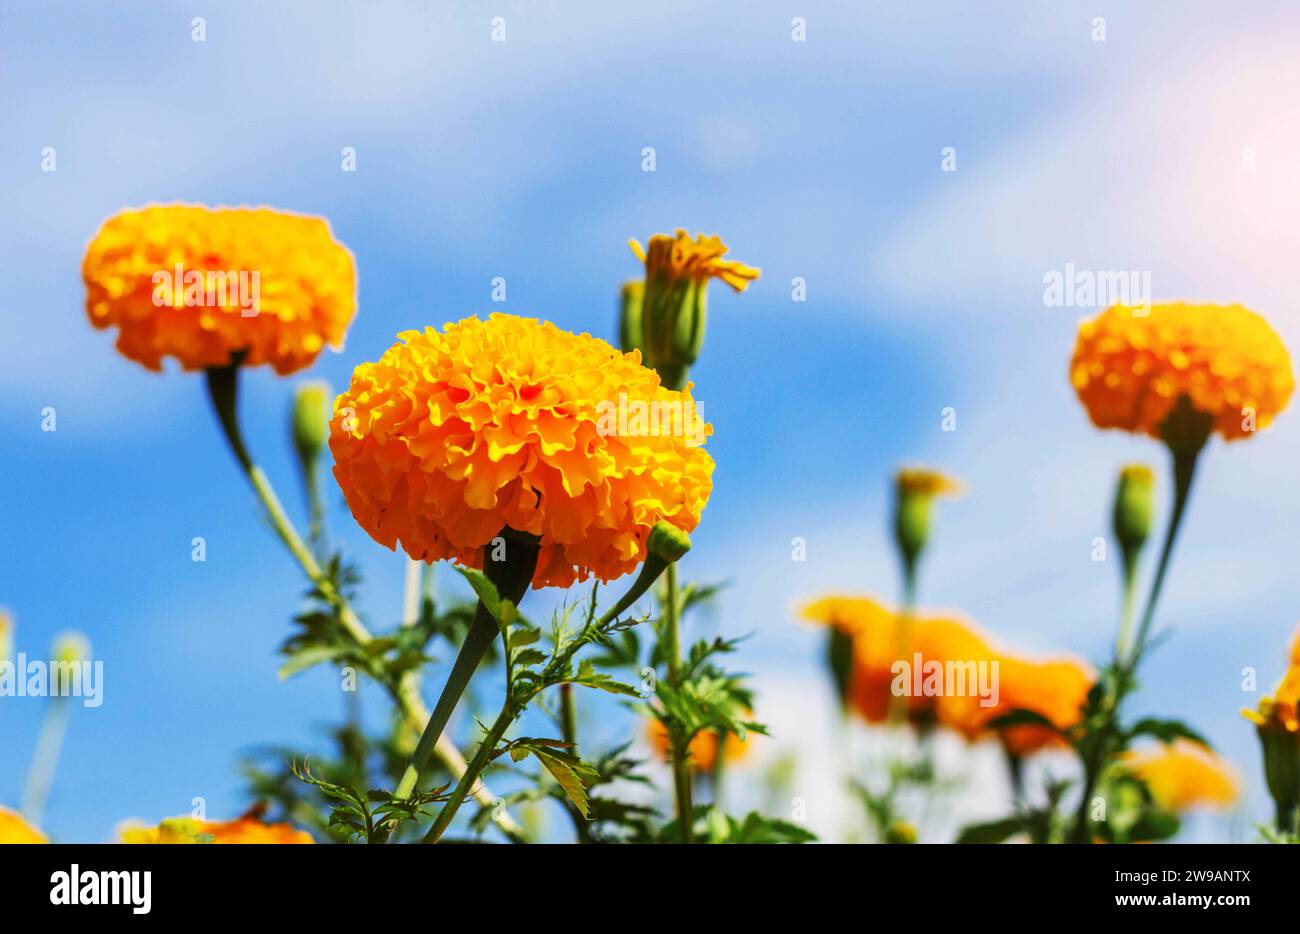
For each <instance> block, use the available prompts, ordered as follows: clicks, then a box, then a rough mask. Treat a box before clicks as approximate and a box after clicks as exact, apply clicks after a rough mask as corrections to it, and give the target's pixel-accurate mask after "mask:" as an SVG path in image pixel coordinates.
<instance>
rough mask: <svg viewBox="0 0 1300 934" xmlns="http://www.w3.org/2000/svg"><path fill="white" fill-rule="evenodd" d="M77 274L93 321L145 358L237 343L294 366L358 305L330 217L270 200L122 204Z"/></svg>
mask: <svg viewBox="0 0 1300 934" xmlns="http://www.w3.org/2000/svg"><path fill="white" fill-rule="evenodd" d="M81 275H82V278H83V279H84V280H85V283H86V289H87V295H86V313H87V314H88V315H89V316H90V321H91V323H92V324H93V325H94V326H95V327H97V328H109V327H116V328H117V329H118V336H117V349H118V350H119V351H120V352H121V353H122V354H123V355H124V356H126V357H128V358H130V359H132V360H135V361H136V362H137V363H140V364H142V365H144V366H146V367H148V368H149V369H151V370H159V369H161V368H162V358H163V357H174V358H176V359H177V360H178V361H179V362H180V364H181V366H182V367H183V368H185V369H186V370H201V369H206V368H209V367H221V366H226V365H228V364H229V363H231V362H232V357H234V356H235V355H236V354H243V355H244V356H243V357H242V361H243V363H244V364H246V365H249V366H257V365H259V364H263V363H265V364H269V365H270V366H272V367H273V368H274V369H275V371H276V372H277V373H280V374H281V375H284V374H286V373H292V372H294V371H295V370H301V369H302V368H304V367H306V366H309V365H310V364H311V363H312V362H313V361H314V360H315V359H316V357H317V355H318V354H319V353H320V352H321V349H322V348H324V347H325V345H326V344H328V345H330V346H331V347H333V348H334V349H335V350H338V349H340V348H341V347H342V346H343V336H344V334H345V332H346V331H347V328H348V324H349V323H350V322H351V321H352V317H353V314H354V313H355V311H356V270H355V267H354V265H353V261H352V254H351V253H350V252H349V251H348V249H347V248H346V247H344V246H342V245H341V244H340V243H338V241H336V240H335V239H334V237H333V235H332V234H331V232H330V227H329V224H328V222H326V221H325V220H324V219H323V218H319V217H308V216H305V215H300V214H291V213H286V212H283V211H275V210H272V209H270V208H247V207H239V208H226V207H219V208H208V207H205V206H203V205H189V204H171V205H153V206H150V207H145V208H139V209H134V210H128V211H123V212H122V213H120V214H117V215H114V216H113V217H110V218H109V219H108V220H107V221H105V222H104V224H103V226H102V227H101V228H100V229H99V232H98V233H97V234H95V237H94V239H93V240H91V241H90V245H89V246H88V247H87V249H86V256H85V259H84V261H83V262H82V265H81ZM178 276H179V278H178Z"/></svg>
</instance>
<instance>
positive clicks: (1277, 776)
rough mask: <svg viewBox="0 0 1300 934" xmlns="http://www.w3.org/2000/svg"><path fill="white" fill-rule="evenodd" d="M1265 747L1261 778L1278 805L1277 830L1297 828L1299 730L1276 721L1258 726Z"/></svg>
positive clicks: (1299, 788)
mask: <svg viewBox="0 0 1300 934" xmlns="http://www.w3.org/2000/svg"><path fill="white" fill-rule="evenodd" d="M1258 732H1259V742H1260V745H1261V746H1262V747H1263V750H1264V779H1265V781H1266V782H1267V783H1268V793H1269V794H1270V795H1272V796H1273V802H1274V804H1275V805H1276V807H1277V815H1278V830H1281V831H1285V832H1288V833H1294V832H1296V820H1295V818H1296V806H1297V804H1300V732H1296V731H1294V730H1287V729H1285V728H1284V727H1282V726H1281V725H1280V724H1278V723H1275V722H1269V723H1265V724H1262V725H1260V726H1259V728H1258Z"/></svg>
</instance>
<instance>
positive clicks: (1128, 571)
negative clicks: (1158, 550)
mask: <svg viewBox="0 0 1300 934" xmlns="http://www.w3.org/2000/svg"><path fill="white" fill-rule="evenodd" d="M1137 564H1138V552H1137V549H1136V548H1134V549H1132V550H1130V551H1129V552H1128V553H1127V554H1125V555H1124V570H1123V575H1124V578H1123V582H1122V586H1123V598H1122V601H1121V605H1120V616H1119V634H1118V635H1117V636H1116V637H1115V660H1116V661H1121V660H1122V659H1124V658H1125V657H1126V656H1127V655H1128V652H1129V641H1130V639H1131V638H1132V636H1133V603H1134V597H1135V596H1136V595H1137V586H1136V584H1137Z"/></svg>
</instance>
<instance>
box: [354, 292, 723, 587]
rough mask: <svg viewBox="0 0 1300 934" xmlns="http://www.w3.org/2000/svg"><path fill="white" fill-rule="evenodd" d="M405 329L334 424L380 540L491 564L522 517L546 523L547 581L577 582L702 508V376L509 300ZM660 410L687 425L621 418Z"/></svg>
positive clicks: (624, 567)
mask: <svg viewBox="0 0 1300 934" xmlns="http://www.w3.org/2000/svg"><path fill="white" fill-rule="evenodd" d="M398 337H399V343H397V344H394V345H393V346H392V347H391V348H389V350H388V351H387V352H385V353H384V355H383V357H382V358H380V360H379V362H378V363H363V364H361V366H359V367H357V369H356V370H355V372H353V374H352V384H351V386H350V387H349V388H348V390H347V391H346V392H344V393H343V394H342V395H341V396H339V398H338V399H337V401H336V402H335V406H334V420H333V421H332V422H331V424H330V450H331V451H332V452H333V454H334V460H335V467H334V476H335V478H336V479H337V480H338V483H339V486H340V487H341V488H342V489H343V494H344V496H345V497H346V498H347V501H348V505H349V506H350V507H351V509H352V514H353V515H354V516H355V517H356V519H357V522H358V523H360V525H361V527H362V528H364V529H365V530H366V531H367V532H368V533H370V535H371V537H373V538H374V539H375V540H376V541H378V542H379V543H381V544H383V545H385V546H386V547H388V548H395V547H396V546H397V544H399V543H400V544H401V545H402V547H403V548H404V549H405V550H406V552H407V554H409V555H410V556H411V557H413V558H415V559H417V560H423V561H435V560H439V559H442V558H452V559H455V560H456V561H458V562H460V563H461V564H462V565H465V566H467V567H476V568H481V567H482V562H483V554H482V549H483V546H484V545H485V544H487V543H488V542H490V541H491V540H492V539H493V538H494V537H495V536H497V535H498V534H499V533H500V532H501V531H502V529H503V528H506V527H509V528H511V529H514V530H516V531H518V532H524V533H529V534H532V535H536V536H539V537H540V540H541V552H540V556H539V558H538V562H537V570H536V572H535V574H534V575H533V585H534V586H535V587H544V586H560V587H567V586H568V585H570V584H572V583H573V582H574V581H575V580H585V579H587V578H588V577H589V576H592V575H594V576H595V577H597V578H599V579H600V580H602V581H608V580H611V579H613V578H615V577H618V576H620V575H622V574H625V573H627V572H628V571H631V570H634V569H635V568H636V567H637V566H638V565H639V564H640V563H641V562H642V561H643V560H644V558H645V555H646V537H647V536H648V535H649V533H650V530H651V529H652V528H653V527H654V524H655V523H656V522H658V521H659V520H661V519H662V520H665V521H667V522H669V523H671V524H672V525H674V526H676V527H677V528H679V529H681V530H682V531H684V532H691V531H693V530H694V529H695V527H696V525H697V524H698V523H699V521H700V513H701V512H702V511H703V509H704V506H705V504H706V503H707V502H708V499H709V494H710V492H711V491H712V487H713V482H712V474H713V460H712V458H710V457H709V455H708V454H707V453H705V452H704V450H703V448H701V447H699V446H698V445H699V444H701V443H703V440H704V438H705V437H706V436H707V435H708V434H709V433H710V432H711V430H712V429H711V427H710V426H708V425H707V424H705V423H704V422H703V420H702V419H700V417H699V415H698V413H697V410H696V408H695V403H694V400H693V398H692V397H691V387H690V385H689V384H688V385H687V387H686V388H685V389H684V390H683V391H682V392H680V393H679V392H674V391H672V390H669V389H665V388H664V387H663V386H662V385H660V381H659V377H658V375H657V374H656V373H655V372H654V371H652V370H649V369H647V368H645V367H643V366H641V363H640V354H639V353H638V352H635V351H634V352H632V353H629V354H622V353H620V352H619V351H617V350H615V349H614V348H613V347H611V346H610V345H609V344H607V343H605V342H604V341H602V340H598V339H596V338H594V337H591V336H590V335H587V334H582V335H575V334H570V333H569V332H567V331H563V330H561V329H560V328H557V327H556V326H555V325H553V324H550V323H548V322H544V321H538V320H536V319H531V318H518V317H515V316H514V315H506V314H493V315H491V316H489V317H488V319H487V320H485V321H482V320H479V319H478V318H473V317H471V318H466V319H464V320H463V321H460V322H458V323H456V324H449V325H447V327H446V328H445V330H444V331H443V332H441V333H440V332H438V331H436V330H434V329H433V328H426V329H425V330H424V331H406V332H404V333H402V334H399V335H398ZM624 406H626V409H625V408H624ZM651 410H654V411H658V412H660V413H669V412H670V413H674V415H673V418H677V417H678V415H680V418H681V421H680V425H682V426H687V427H686V430H685V431H683V432H677V431H675V430H667V431H660V432H658V433H654V432H651V431H649V430H646V431H642V430H640V429H639V428H638V427H637V423H636V422H635V420H634V419H633V418H628V419H626V421H627V423H628V424H627V425H623V424H621V422H623V421H624V420H625V419H624V418H623V416H622V414H621V413H622V412H623V411H630V412H633V413H635V412H636V411H651ZM664 417H667V416H664ZM692 420H697V421H695V428H694V430H693V431H692V429H690V427H689V424H690V423H691V422H692ZM616 421H617V422H619V423H620V424H618V425H615V424H614V422H616ZM669 421H673V419H669ZM674 424H677V423H676V422H674ZM625 429H626V430H625ZM692 434H694V437H692Z"/></svg>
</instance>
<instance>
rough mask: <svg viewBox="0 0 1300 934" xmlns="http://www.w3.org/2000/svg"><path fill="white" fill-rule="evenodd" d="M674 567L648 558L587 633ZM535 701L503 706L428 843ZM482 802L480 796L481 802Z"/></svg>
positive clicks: (613, 617) (441, 830) (615, 615)
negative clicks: (522, 714)
mask: <svg viewBox="0 0 1300 934" xmlns="http://www.w3.org/2000/svg"><path fill="white" fill-rule="evenodd" d="M672 567H673V565H671V564H668V563H667V562H665V561H664V560H663V559H662V558H660V557H659V556H657V555H655V554H651V555H650V556H649V557H647V558H646V560H645V563H643V564H642V565H641V573H640V574H638V575H637V579H636V580H635V581H634V582H633V583H632V586H631V587H630V588H629V589H628V591H627V593H625V594H623V596H622V597H621V598H619V601H618V602H617V603H615V604H614V606H613V607H611V608H610V609H609V611H608V612H606V613H605V614H604V615H603V616H601V617H600V619H598V620H596V621H594V622H592V623H590V624H589V626H588V629H587V632H599V631H601V630H603V629H604V628H605V627H606V626H608V625H609V624H610V623H612V622H614V620H616V619H618V617H619V615H620V614H621V613H622V612H623V611H624V610H626V609H627V608H628V607H630V606H631V605H632V604H633V603H636V601H637V600H639V599H641V597H642V595H643V594H644V593H645V592H646V591H647V590H649V589H650V586H651V585H652V584H653V583H654V582H655V581H656V580H658V579H659V575H660V574H662V573H663V572H664V569H665V568H669V569H670V570H671V568H672ZM563 686H567V685H563ZM531 700H532V697H531V696H530V697H528V698H526V699H525V700H524V701H522V702H521V704H520V707H519V709H518V711H516V710H514V709H512V707H511V705H510V702H509V701H507V702H506V704H505V706H504V707H502V709H501V714H500V715H499V716H498V717H497V719H496V722H495V723H493V724H492V728H491V730H489V731H488V735H487V736H486V737H485V738H484V740H483V743H482V744H481V745H480V746H479V748H478V751H477V752H475V753H474V758H473V760H472V761H471V762H470V764H469V768H468V769H466V770H465V774H464V775H462V776H461V777H460V781H459V782H457V784H456V787H455V789H454V790H453V791H452V794H451V797H450V798H448V799H447V802H446V804H444V805H443V806H442V810H441V811H439V812H438V816H437V818H436V819H435V820H434V823H433V826H432V827H430V828H429V832H428V834H426V835H425V838H424V842H425V843H437V842H438V840H439V839H440V838H441V837H442V835H443V833H444V832H445V831H446V830H447V828H448V827H449V826H450V825H451V821H452V818H454V817H455V816H456V812H457V811H458V810H460V806H461V804H463V803H464V801H465V796H466V794H468V793H469V792H470V790H471V789H473V790H474V791H475V793H476V794H475V797H479V795H478V794H477V791H478V789H479V788H482V787H483V786H482V784H481V783H480V784H478V785H475V782H476V781H478V776H479V773H480V772H482V771H483V769H485V768H487V764H488V763H489V762H491V761H492V757H493V755H494V754H495V752H496V747H497V743H499V742H500V741H501V737H502V736H504V735H505V732H506V729H507V728H508V727H509V726H510V724H511V723H512V722H513V721H514V719H515V716H516V715H517V714H518V713H520V712H522V711H523V708H524V707H526V706H527V704H528V702H529V701H531ZM481 800H482V799H481V797H480V801H481Z"/></svg>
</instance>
